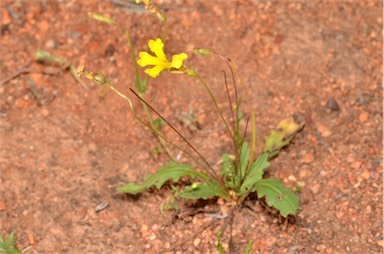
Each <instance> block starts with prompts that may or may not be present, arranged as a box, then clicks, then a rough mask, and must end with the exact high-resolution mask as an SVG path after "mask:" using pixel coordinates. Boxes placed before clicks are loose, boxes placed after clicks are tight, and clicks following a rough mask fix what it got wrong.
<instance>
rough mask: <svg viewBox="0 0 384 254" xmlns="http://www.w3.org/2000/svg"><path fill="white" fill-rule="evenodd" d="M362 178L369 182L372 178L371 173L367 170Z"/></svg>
mask: <svg viewBox="0 0 384 254" xmlns="http://www.w3.org/2000/svg"><path fill="white" fill-rule="evenodd" d="M360 177H361V178H363V179H364V180H368V179H369V178H370V177H371V173H370V172H369V170H365V171H364V172H363V173H361V175H360Z"/></svg>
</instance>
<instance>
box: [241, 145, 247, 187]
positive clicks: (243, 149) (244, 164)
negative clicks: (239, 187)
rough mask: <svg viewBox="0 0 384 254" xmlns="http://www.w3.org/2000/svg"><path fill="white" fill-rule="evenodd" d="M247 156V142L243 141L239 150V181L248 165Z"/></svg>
mask: <svg viewBox="0 0 384 254" xmlns="http://www.w3.org/2000/svg"><path fill="white" fill-rule="evenodd" d="M248 158H249V148H248V142H244V143H243V145H242V146H241V152H240V164H239V166H240V181H241V180H242V179H243V178H244V176H245V173H246V170H247V166H248Z"/></svg>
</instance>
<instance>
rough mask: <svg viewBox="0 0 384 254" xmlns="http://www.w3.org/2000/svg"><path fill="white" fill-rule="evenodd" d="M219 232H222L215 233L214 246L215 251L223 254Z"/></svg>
mask: <svg viewBox="0 0 384 254" xmlns="http://www.w3.org/2000/svg"><path fill="white" fill-rule="evenodd" d="M221 234H222V232H221V231H219V232H218V233H217V245H216V248H217V251H218V252H219V254H224V248H223V245H222V244H221Z"/></svg>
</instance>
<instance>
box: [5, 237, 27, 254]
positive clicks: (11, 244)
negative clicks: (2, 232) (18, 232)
mask: <svg viewBox="0 0 384 254" xmlns="http://www.w3.org/2000/svg"><path fill="white" fill-rule="evenodd" d="M0 253H9V254H21V253H22V252H21V251H20V250H19V249H18V248H17V247H16V239H15V238H14V233H10V234H9V236H8V239H7V240H4V238H3V237H2V236H0Z"/></svg>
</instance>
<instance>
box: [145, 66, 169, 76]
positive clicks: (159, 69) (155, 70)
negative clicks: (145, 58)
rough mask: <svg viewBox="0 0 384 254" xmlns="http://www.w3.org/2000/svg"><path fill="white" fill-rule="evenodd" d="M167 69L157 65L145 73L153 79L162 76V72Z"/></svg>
mask: <svg viewBox="0 0 384 254" xmlns="http://www.w3.org/2000/svg"><path fill="white" fill-rule="evenodd" d="M165 69H167V68H165V67H164V65H156V66H155V67H152V68H150V69H146V70H145V71H144V72H145V73H147V74H148V75H149V76H151V77H152V78H156V77H158V76H159V75H160V72H162V71H163V70H165Z"/></svg>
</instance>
